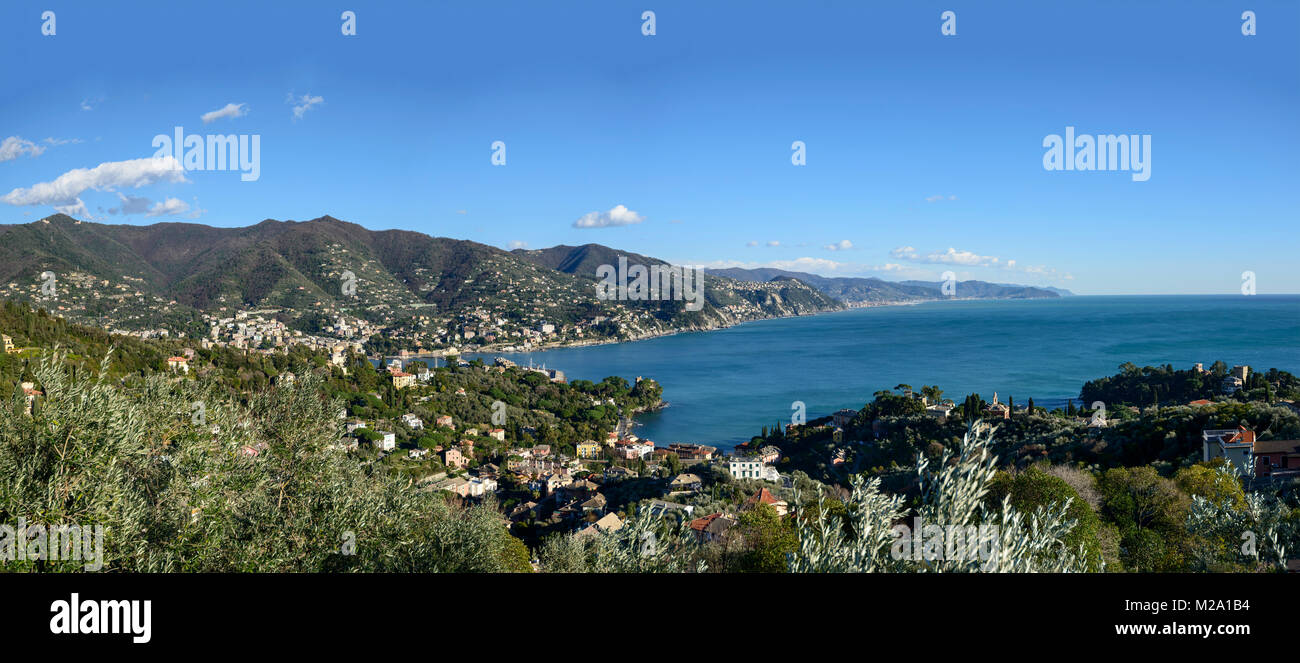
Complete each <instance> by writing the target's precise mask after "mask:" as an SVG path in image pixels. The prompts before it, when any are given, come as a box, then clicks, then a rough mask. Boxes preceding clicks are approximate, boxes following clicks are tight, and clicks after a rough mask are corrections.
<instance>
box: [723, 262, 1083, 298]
mask: <svg viewBox="0 0 1300 663" xmlns="http://www.w3.org/2000/svg"><path fill="white" fill-rule="evenodd" d="M709 273H710V274H715V275H718V276H726V277H728V278H733V279H738V280H750V281H769V280H771V279H773V278H790V279H798V280H800V281H803V282H805V283H807V284H808V285H811V286H812V287H814V288H816V289H817V290H819V291H821V292H822V293H824V294H826V295H828V296H830V297H834V298H835V299H838V300H840V301H842V302H844V303H845V304H847V305H850V306H855V305H856V306H861V305H869V304H888V303H897V302H909V301H925V300H931V299H943V298H945V297H944V295H943V292H942V289H941V288H942V286H943V282H942V281H886V280H884V279H879V278H874V277H867V278H863V277H826V276H819V275H817V274H810V273H807V272H792V271H789V270H784V269H775V268H771V267H759V268H755V269H743V268H739V267H731V268H726V269H710V270H709ZM956 292H957V294H956V297H958V298H962V299H967V298H973V299H1039V298H1052V297H1060V296H1061V295H1062V292H1059V291H1057V289H1055V288H1039V287H1033V286H1024V285H1008V284H997V283H988V282H986V281H973V280H972V281H958V282H957V290H956ZM1063 292H1064V293H1066V294H1072V293H1069V291H1063Z"/></svg>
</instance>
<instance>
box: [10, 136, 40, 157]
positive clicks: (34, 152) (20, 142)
mask: <svg viewBox="0 0 1300 663" xmlns="http://www.w3.org/2000/svg"><path fill="white" fill-rule="evenodd" d="M44 151H45V148H44V147H41V146H40V145H37V144H36V143H33V142H32V141H30V140H25V139H23V138H22V137H21V136H10V137H8V138H6V139H4V142H0V161H12V160H14V159H17V158H18V157H20V156H22V155H24V154H26V155H27V156H29V157H34V156H39V155H40V153H41V152H44Z"/></svg>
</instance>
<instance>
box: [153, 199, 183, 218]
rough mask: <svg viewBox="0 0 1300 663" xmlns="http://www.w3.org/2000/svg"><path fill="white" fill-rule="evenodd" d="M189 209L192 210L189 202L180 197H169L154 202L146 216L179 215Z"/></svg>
mask: <svg viewBox="0 0 1300 663" xmlns="http://www.w3.org/2000/svg"><path fill="white" fill-rule="evenodd" d="M188 211H190V205H189V203H187V202H185V201H183V200H180V199H178V198H168V199H166V200H164V201H162V202H158V203H154V205H153V207H150V208H149V212H148V214H146V215H145V216H177V215H180V214H184V213H185V212H188Z"/></svg>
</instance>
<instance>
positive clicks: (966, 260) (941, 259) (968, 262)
mask: <svg viewBox="0 0 1300 663" xmlns="http://www.w3.org/2000/svg"><path fill="white" fill-rule="evenodd" d="M889 255H891V256H893V257H895V258H901V259H903V260H908V261H911V262H917V263H922V264H927V265H963V266H966V267H996V266H997V265H998V263H999V262H1000V260H999V259H998V258H997V257H995V256H982V255H980V254H978V253H974V252H972V251H958V250H957V249H954V248H952V247H948V250H947V251H941V252H931V253H927V254H925V255H921V254H920V253H917V251H916V249H915V248H913V247H910V246H900V247H898V248H896V249H894V250H893V251H890V252H889Z"/></svg>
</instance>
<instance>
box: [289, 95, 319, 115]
mask: <svg viewBox="0 0 1300 663" xmlns="http://www.w3.org/2000/svg"><path fill="white" fill-rule="evenodd" d="M285 103H288V104H293V119H295V120H301V119H302V116H303V114H304V113H306V112H307V111H308V110H310V109H311V107H312V106H315V105H316V104H323V103H325V97H313V96H311V95H310V94H304V95H301V96H298V97H295V96H294V95H293V93H292V92H290V93H289V98H288V99H287V100H286V101H285Z"/></svg>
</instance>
